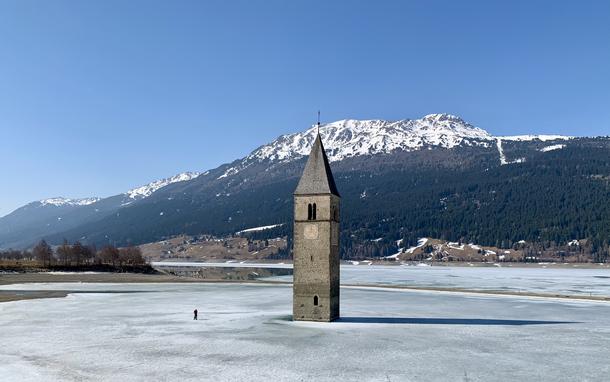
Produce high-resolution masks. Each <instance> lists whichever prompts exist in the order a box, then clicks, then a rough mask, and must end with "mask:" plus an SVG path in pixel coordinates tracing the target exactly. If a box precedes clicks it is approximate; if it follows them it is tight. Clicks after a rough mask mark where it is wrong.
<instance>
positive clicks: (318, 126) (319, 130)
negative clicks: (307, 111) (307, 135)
mask: <svg viewBox="0 0 610 382" xmlns="http://www.w3.org/2000/svg"><path fill="white" fill-rule="evenodd" d="M318 135H320V110H318Z"/></svg>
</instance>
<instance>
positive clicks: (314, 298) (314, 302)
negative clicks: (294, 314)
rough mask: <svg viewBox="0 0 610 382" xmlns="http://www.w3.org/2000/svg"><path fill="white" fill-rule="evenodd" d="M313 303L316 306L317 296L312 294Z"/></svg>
mask: <svg viewBox="0 0 610 382" xmlns="http://www.w3.org/2000/svg"><path fill="white" fill-rule="evenodd" d="M313 305H314V306H318V296H313Z"/></svg>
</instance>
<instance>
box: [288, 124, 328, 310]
mask: <svg viewBox="0 0 610 382" xmlns="http://www.w3.org/2000/svg"><path fill="white" fill-rule="evenodd" d="M339 202H340V196H339V192H338V191H337V186H336V185H335V180H334V179H333V174H332V172H331V171H330V166H329V164H328V158H327V157H326V153H325V152H324V146H322V140H321V139H320V134H319V133H318V135H317V136H316V140H315V142H314V144H313V147H312V149H311V153H310V154H309V159H308V160H307V164H306V165H305V170H304V171H303V175H302V176H301V180H300V181H299V184H298V186H297V188H296V190H295V192H294V244H293V258H294V286H293V299H292V318H293V320H299V321H333V320H335V319H337V318H339Z"/></svg>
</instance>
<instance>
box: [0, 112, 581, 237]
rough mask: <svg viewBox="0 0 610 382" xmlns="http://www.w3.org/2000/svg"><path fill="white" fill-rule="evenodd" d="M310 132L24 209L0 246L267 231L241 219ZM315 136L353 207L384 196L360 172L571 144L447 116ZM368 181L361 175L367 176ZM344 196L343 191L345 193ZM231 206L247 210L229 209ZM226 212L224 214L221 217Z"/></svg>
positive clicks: (287, 175) (487, 160)
mask: <svg viewBox="0 0 610 382" xmlns="http://www.w3.org/2000/svg"><path fill="white" fill-rule="evenodd" d="M317 130H318V127H317V126H311V127H309V128H308V129H306V130H305V131H302V132H297V133H293V134H288V135H282V136H280V137H278V138H277V139H276V140H274V141H273V142H271V143H268V144H265V145H263V146H260V147H258V148H257V149H255V150H254V151H252V152H251V153H250V154H249V155H247V156H245V157H243V158H241V159H237V160H235V161H234V162H232V163H227V164H224V165H221V166H219V167H218V168H215V169H210V170H209V171H206V172H205V173H203V174H200V173H198V172H185V173H181V174H178V175H175V176H172V177H169V178H165V179H161V180H158V181H154V182H151V183H149V184H146V185H144V186H141V187H136V188H133V189H131V190H129V191H127V192H125V193H121V194H118V195H115V196H111V197H108V198H103V199H99V198H85V199H67V198H50V199H45V200H42V201H38V202H33V203H30V204H28V205H26V206H24V207H21V208H19V209H18V210H16V211H14V212H12V213H11V214H9V215H7V216H5V217H2V218H0V248H8V247H11V246H12V247H27V246H29V245H31V244H33V243H34V242H35V241H36V240H39V238H42V237H45V238H48V239H49V240H50V241H51V242H61V240H63V238H64V237H67V238H70V239H71V240H85V241H86V240H91V241H92V242H96V243H102V242H104V241H107V240H108V238H109V237H113V238H114V239H113V240H116V241H117V242H135V241H142V240H149V239H150V240H156V239H158V237H160V236H163V235H172V234H176V233H181V232H182V231H181V230H184V229H188V230H191V231H193V232H195V230H197V229H199V230H200V231H201V232H224V231H225V230H226V231H232V232H235V231H238V230H240V229H242V228H243V227H248V226H250V227H252V226H267V225H270V224H272V223H273V224H276V223H277V221H275V220H273V219H271V220H269V219H263V218H264V217H265V216H266V215H265V214H264V213H263V214H262V215H261V213H260V211H258V212H257V213H253V212H251V211H250V212H248V208H250V205H251V203H250V202H251V200H252V198H255V199H256V198H258V199H260V200H261V201H265V200H267V199H268V198H269V200H273V203H271V202H269V200H268V201H267V202H269V203H271V204H270V205H267V206H266V207H265V208H263V210H265V211H267V210H272V211H276V207H277V205H276V202H277V201H278V200H283V199H282V198H284V197H285V196H286V195H290V189H291V188H292V187H293V184H292V183H291V182H293V181H294V180H295V179H296V178H297V177H298V176H299V174H300V173H301V171H302V166H303V165H304V157H305V156H306V155H308V154H309V151H310V149H311V144H312V143H313V141H314V139H315V136H316V134H317ZM319 130H320V134H321V135H322V139H323V141H324V146H325V149H326V151H327V154H328V157H329V159H330V160H331V162H333V168H334V169H336V170H337V171H338V172H339V173H341V172H342V171H343V173H344V174H348V175H346V176H347V177H348V178H349V179H352V180H351V181H350V182H349V183H347V184H344V187H348V186H349V187H354V190H352V191H353V192H354V193H355V194H354V195H362V194H363V193H364V194H365V195H367V197H366V198H362V197H360V198H359V199H358V200H359V202H360V201H368V200H369V199H371V198H374V197H379V195H383V194H384V192H385V191H384V190H380V189H377V190H376V191H374V192H373V189H376V188H377V185H375V184H368V183H367V184H365V183H366V182H364V181H363V180H360V178H359V177H360V176H361V175H362V173H364V172H366V171H371V170H373V172H374V173H375V174H380V173H383V172H384V171H385V169H388V170H389V169H393V171H405V170H406V169H407V168H410V169H415V170H419V169H421V166H422V165H425V166H428V168H429V171H432V172H434V171H437V170H438V169H440V168H443V166H445V167H446V168H449V167H450V168H451V169H452V171H467V170H468V169H471V168H473V167H476V166H478V165H480V166H482V167H484V168H485V169H489V168H494V167H495V166H502V165H509V166H508V167H510V165H518V166H524V164H527V163H528V162H529V161H530V160H532V161H533V160H537V158H538V156H540V155H544V156H547V155H554V154H552V153H553V152H555V153H556V152H563V151H567V150H563V149H566V148H569V147H573V146H574V145H575V144H576V143H577V142H576V141H578V140H574V141H573V142H568V140H570V139H571V137H565V136H558V135H555V136H547V135H527V136H514V137H494V136H493V135H491V134H490V133H488V132H487V131H485V130H483V129H481V128H479V127H476V126H473V125H471V124H470V123H468V122H465V121H464V120H462V119H461V118H459V117H457V116H454V115H449V114H430V115H427V116H424V117H423V118H420V119H405V120H400V121H385V120H352V119H348V120H341V121H336V122H331V123H327V124H323V125H321V126H320V127H319ZM428 152H429V154H428ZM410 171H411V170H410ZM359 172H360V173H359ZM352 173H358V175H357V177H355V178H351V175H349V174H352ZM200 175H201V176H200ZM204 175H210V176H204ZM370 176H371V174H370V173H368V175H367V178H370ZM346 179H347V178H346ZM356 179H358V180H356ZM363 179H364V178H363ZM405 186H407V185H406V184H405ZM282 187H284V188H282ZM409 187H411V185H409ZM262 190H265V191H262ZM287 190H288V191H287ZM257 192H258V193H259V194H256V193H257ZM346 192H347V193H348V194H349V189H348V190H347V191H346ZM246 195H249V196H246ZM252 195H257V196H256V197H254V196H252ZM369 195H371V196H370V197H369ZM236 200H240V201H247V202H248V203H246V204H245V205H239V203H237V202H236ZM371 200H372V199H371ZM286 203H289V200H288V199H286ZM256 205H257V206H258V205H259V203H257V204H256ZM283 205H284V204H282V206H283ZM286 205H288V204H286ZM234 210H235V211H234ZM227 211H231V212H230V215H227V216H225V214H226V213H227ZM281 211H283V212H282V213H286V211H284V210H281ZM267 218H268V216H267ZM281 221H285V219H284V220H281ZM181 227H182V228H181ZM185 227H187V228H185Z"/></svg>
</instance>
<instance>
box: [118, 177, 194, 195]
mask: <svg viewBox="0 0 610 382" xmlns="http://www.w3.org/2000/svg"><path fill="white" fill-rule="evenodd" d="M199 175H200V173H198V172H183V173H180V174H178V175H174V176H172V177H171V178H165V179H161V180H157V181H154V182H152V183H148V184H146V185H144V186H141V187H138V188H134V189H132V190H129V191H127V192H126V193H125V195H127V196H129V197H130V198H131V199H142V198H147V197H149V196H150V195H152V194H153V193H154V192H155V191H157V190H159V189H160V188H163V187H165V186H168V185H170V184H172V183H177V182H186V181H187V180H192V179H195V178H196V177H198V176H199Z"/></svg>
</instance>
